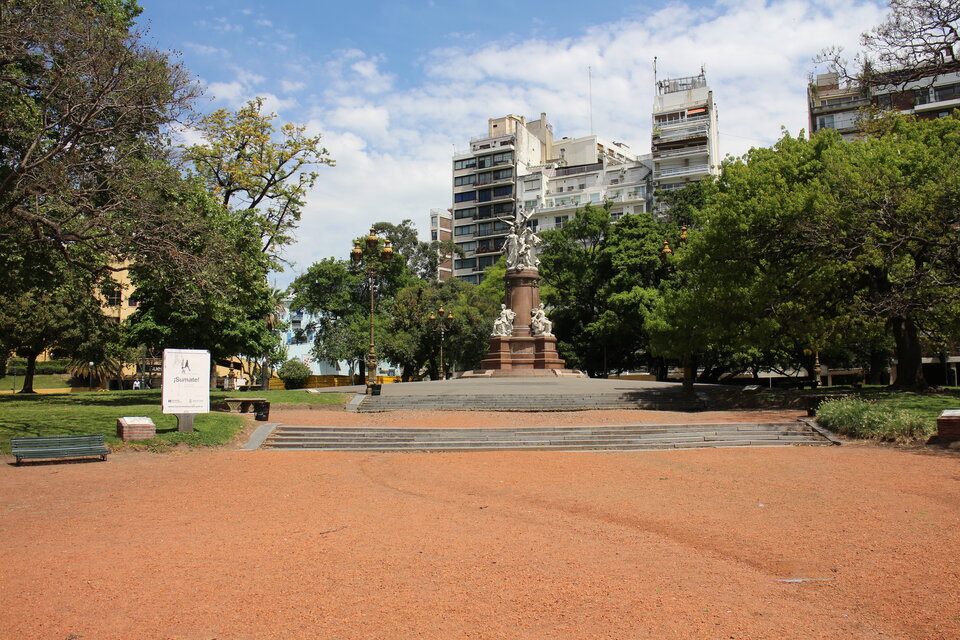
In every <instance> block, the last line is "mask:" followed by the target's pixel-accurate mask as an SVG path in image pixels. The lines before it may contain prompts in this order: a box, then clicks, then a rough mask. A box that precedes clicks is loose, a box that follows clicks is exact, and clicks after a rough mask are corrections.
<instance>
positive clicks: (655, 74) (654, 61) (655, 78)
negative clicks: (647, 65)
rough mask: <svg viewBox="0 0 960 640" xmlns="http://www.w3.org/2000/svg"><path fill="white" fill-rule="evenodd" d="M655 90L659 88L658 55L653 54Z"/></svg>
mask: <svg viewBox="0 0 960 640" xmlns="http://www.w3.org/2000/svg"><path fill="white" fill-rule="evenodd" d="M653 90H654V92H656V90H657V56H653Z"/></svg>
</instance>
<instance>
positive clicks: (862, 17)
mask: <svg viewBox="0 0 960 640" xmlns="http://www.w3.org/2000/svg"><path fill="white" fill-rule="evenodd" d="M139 1H140V4H141V6H143V7H144V12H143V14H142V15H141V16H140V18H139V19H138V25H139V27H140V28H141V30H144V31H145V41H146V43H148V44H150V45H151V46H153V47H155V48H158V49H164V50H173V51H177V52H179V58H180V60H181V61H182V62H183V63H184V64H185V66H186V67H187V68H188V69H189V70H190V72H191V73H192V74H193V75H194V76H195V77H196V78H197V79H198V80H199V82H200V83H201V84H202V85H203V87H204V90H205V93H204V97H203V98H202V99H201V100H200V101H199V102H198V104H197V105H196V106H197V109H198V110H200V111H202V112H208V111H213V110H215V109H220V108H226V109H230V110H233V109H236V108H238V107H240V106H242V105H243V104H244V103H245V102H246V101H248V100H250V99H252V98H254V97H255V96H262V97H264V98H265V99H266V108H267V109H269V110H270V111H272V112H275V113H277V114H278V116H279V118H278V119H279V121H282V122H294V123H298V124H305V125H307V127H308V130H309V132H310V133H311V134H317V133H319V134H322V136H323V139H322V144H323V146H324V147H325V148H326V149H327V150H328V151H329V152H330V155H331V156H332V157H333V158H334V159H335V160H336V166H334V167H320V168H319V169H318V171H319V174H320V175H319V177H318V179H317V182H316V185H315V186H314V188H313V189H312V191H311V192H310V193H309V195H308V198H307V204H306V206H305V208H304V210H303V217H302V220H301V222H300V226H299V230H298V231H297V238H298V241H297V242H296V244H294V245H292V246H290V247H288V248H287V250H286V253H285V258H286V259H287V260H288V261H289V262H290V266H289V267H288V268H287V269H285V271H284V272H283V273H281V274H278V275H277V276H276V278H275V279H276V283H277V285H278V286H281V287H282V286H285V285H286V284H288V283H289V282H290V281H291V280H292V279H293V278H294V277H295V276H296V275H297V274H299V273H302V272H303V271H304V270H305V269H306V268H307V267H309V266H310V265H311V264H313V263H314V262H316V261H318V260H321V259H324V258H328V257H331V256H333V257H337V258H346V257H347V256H348V254H349V251H350V248H351V246H352V239H353V238H355V237H358V236H360V235H362V234H364V233H365V232H366V230H367V229H368V228H369V226H370V225H371V224H372V223H374V222H379V221H387V222H394V223H399V222H400V221H402V220H404V219H411V220H413V221H414V223H415V224H416V226H417V228H418V230H419V231H420V235H421V238H423V239H428V236H429V214H430V209H434V208H442V209H446V208H448V207H450V205H451V190H452V186H451V181H452V178H451V159H452V156H453V154H454V153H455V152H456V151H463V150H466V149H468V148H469V141H470V138H471V137H475V136H480V135H485V134H486V131H487V119H488V118H491V117H494V118H495V117H501V116H504V115H507V114H516V115H523V116H526V117H527V118H528V119H536V118H538V117H539V116H540V113H541V112H545V113H546V114H547V116H548V118H549V120H550V122H551V123H552V124H553V127H554V134H555V136H556V137H558V138H560V137H564V136H568V137H579V136H584V135H589V134H591V133H595V134H597V135H599V136H601V137H604V138H606V139H608V140H615V141H618V142H623V143H626V144H627V145H629V146H630V148H631V149H632V150H633V151H634V152H636V153H647V152H649V149H650V128H651V124H650V123H651V109H652V105H653V98H654V71H653V60H654V57H656V58H657V78H658V79H661V80H662V79H664V78H666V77H683V76H689V75H696V74H698V73H699V72H700V69H701V67H702V68H703V69H704V70H705V72H706V77H707V82H708V84H709V85H710V87H711V89H712V90H713V94H714V101H715V103H716V105H717V113H718V116H719V126H718V130H719V133H720V151H721V155H722V156H726V155H733V156H739V155H742V154H743V153H745V152H746V151H747V150H749V149H750V148H751V147H757V146H769V145H771V144H773V143H774V142H775V141H776V140H777V139H778V138H780V137H781V135H782V131H783V129H786V130H787V131H788V132H789V133H791V134H793V135H796V134H797V133H798V132H799V131H800V130H801V129H805V128H806V127H807V110H806V85H807V81H808V78H809V74H810V73H811V71H814V70H815V67H814V64H813V57H814V56H815V55H816V54H817V53H818V52H819V51H820V50H822V49H823V48H825V47H828V46H831V45H839V46H842V47H844V48H845V50H846V51H848V52H851V53H853V52H854V51H856V48H857V42H858V38H859V35H860V34H861V33H862V32H864V31H866V30H868V29H870V28H871V27H872V26H874V25H876V24H878V23H880V22H881V21H882V20H883V18H884V15H885V7H884V5H883V4H882V3H880V2H871V1H867V0H782V1H776V0H773V1H766V2H765V1H762V0H745V1H742V2H738V1H735V0H714V1H709V0H701V1H697V2H663V1H661V0H654V1H650V2H630V1H629V0H627V1H624V0H620V1H617V2H613V1H609V0H592V1H590V2H583V1H579V2H568V1H566V0H554V1H551V2H542V1H540V0H527V1H525V2H517V3H514V2H509V1H506V0H485V1H479V0H477V1H474V0H464V1H447V2H440V1H439V0H437V1H430V2H402V1H386V2H380V1H364V0H356V1H354V2H333V1H331V0H273V1H272V2H258V1H256V0H193V1H188V0H139ZM820 71H823V70H822V69H821V70H820ZM591 122H592V130H591ZM195 135H196V134H195V133H194V132H191V131H187V132H185V139H186V141H187V142H194V141H196V137H195Z"/></svg>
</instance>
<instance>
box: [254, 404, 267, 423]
mask: <svg viewBox="0 0 960 640" xmlns="http://www.w3.org/2000/svg"><path fill="white" fill-rule="evenodd" d="M253 417H254V419H256V420H259V421H261V422H265V421H266V420H269V419H270V403H269V402H264V401H259V402H254V403H253Z"/></svg>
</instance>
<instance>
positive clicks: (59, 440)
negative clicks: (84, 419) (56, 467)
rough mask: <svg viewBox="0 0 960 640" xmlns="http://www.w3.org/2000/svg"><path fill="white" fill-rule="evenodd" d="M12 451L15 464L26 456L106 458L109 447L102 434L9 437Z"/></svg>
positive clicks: (36, 457) (34, 458) (37, 457)
mask: <svg viewBox="0 0 960 640" xmlns="http://www.w3.org/2000/svg"><path fill="white" fill-rule="evenodd" d="M10 444H11V445H12V449H13V451H12V453H13V455H14V457H15V458H16V459H17V464H20V461H21V460H23V459H25V458H27V459H31V460H38V459H43V458H89V457H94V456H99V457H100V459H101V460H106V459H107V455H108V454H109V453H110V449H107V447H106V446H104V444H103V434H102V433H95V434H91V435H84V436H50V437H39V438H11V440H10Z"/></svg>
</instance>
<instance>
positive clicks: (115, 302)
mask: <svg viewBox="0 0 960 640" xmlns="http://www.w3.org/2000/svg"><path fill="white" fill-rule="evenodd" d="M107 306H108V307H119V306H120V292H119V291H114V292H113V293H109V294H107Z"/></svg>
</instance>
